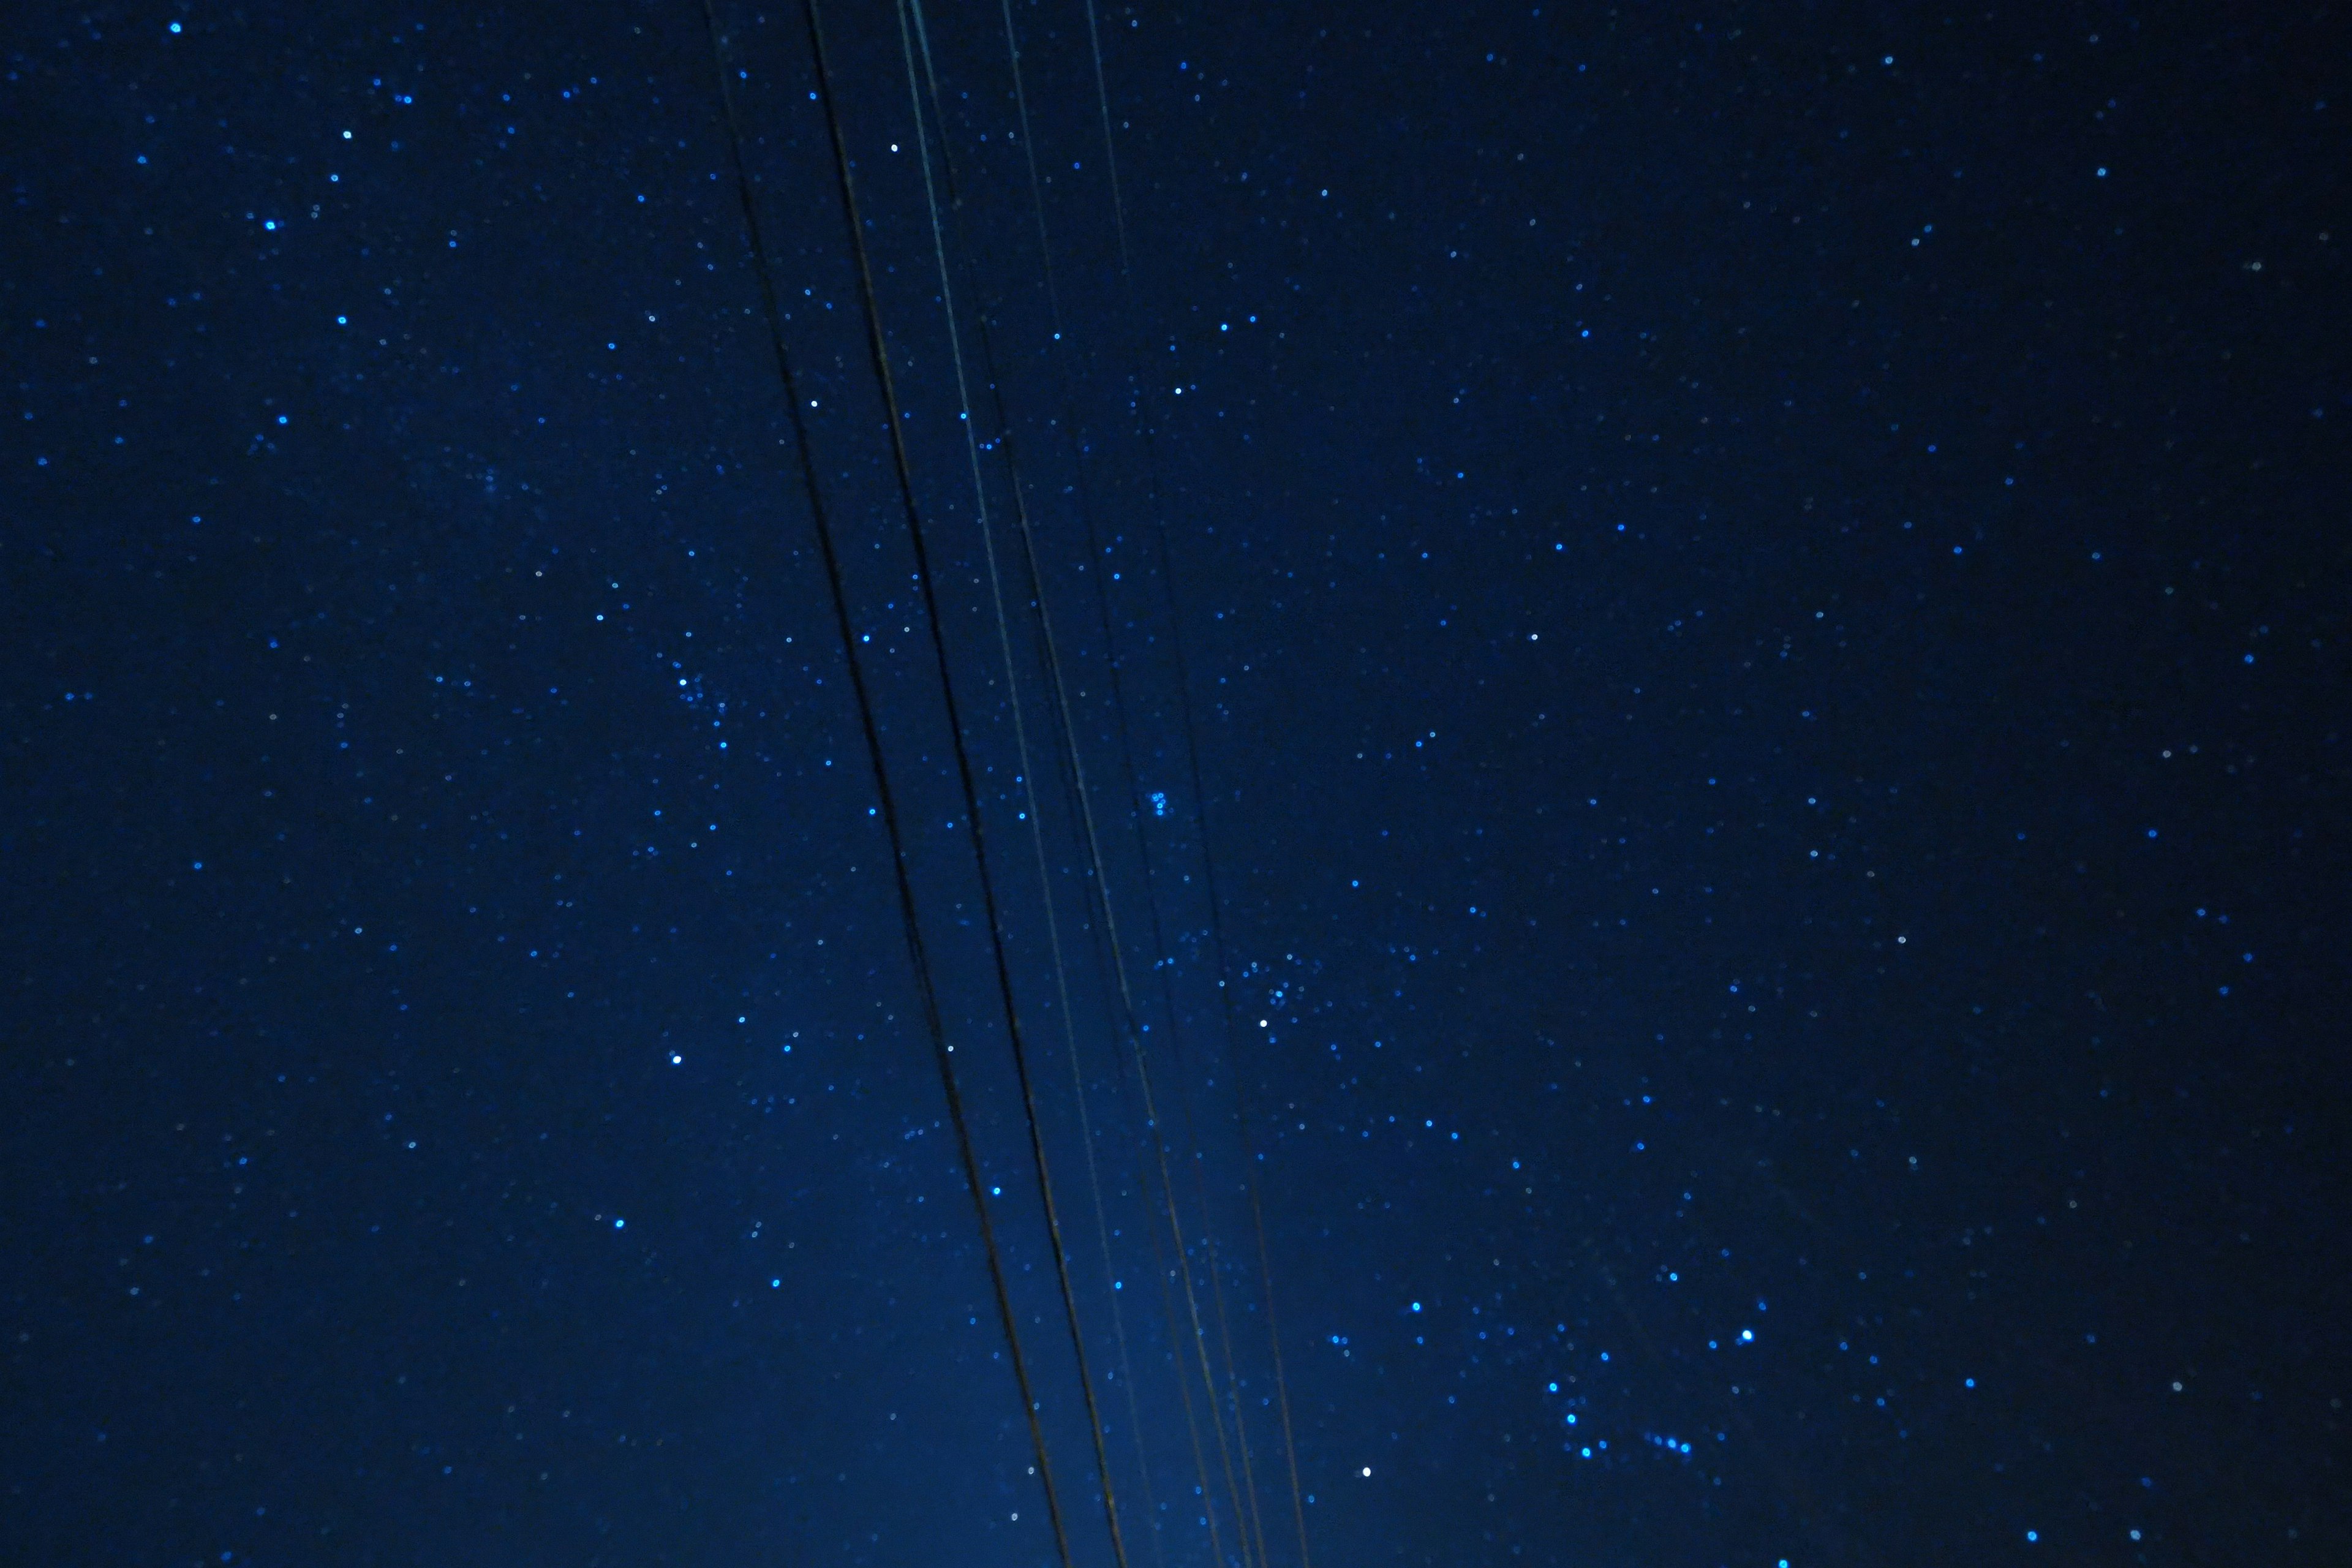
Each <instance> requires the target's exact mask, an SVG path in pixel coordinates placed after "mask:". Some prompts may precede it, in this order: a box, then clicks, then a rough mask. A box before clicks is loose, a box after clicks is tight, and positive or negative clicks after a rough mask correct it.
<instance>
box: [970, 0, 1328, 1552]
mask: <svg viewBox="0 0 2352 1568" xmlns="http://www.w3.org/2000/svg"><path fill="white" fill-rule="evenodd" d="M1002 9H1003V17H1004V38H1005V51H1006V54H1007V57H1008V58H1009V60H1010V62H1011V66H1012V71H1013V100H1014V103H1015V106H1016V108H1017V110H1018V111H1019V116H1020V122H1021V139H1022V148H1023V153H1024V157H1025V159H1026V162H1027V164H1028V171H1029V191H1030V207H1031V211H1032V213H1033V214H1034V218H1035V222H1036V228H1037V244H1038V250H1039V254H1040V256H1041V258H1042V259H1043V263H1044V268H1045V290H1046V299H1047V303H1048V306H1049V308H1050V310H1051V312H1052V321H1053V327H1054V342H1055V344H1056V345H1059V344H1061V343H1062V342H1064V341H1065V339H1064V331H1063V324H1062V310H1061V294H1060V289H1059V288H1058V286H1057V285H1056V283H1055V269H1054V250H1053V244H1052V241H1051V240H1050V238H1049V237H1048V236H1047V232H1046V223H1045V196H1044V191H1043V185H1042V182H1041V180H1040V178H1039V174H1038V168H1037V148H1036V139H1035V136H1034V134H1033V132H1032V131H1031V127H1030V121H1029V98H1028V91H1027V88H1026V85H1025V83H1024V80H1023V78H1022V71H1021V47H1020V39H1019V34H1018V32H1017V31H1016V29H1015V27H1014V26H1013V12H1012V7H1011V4H1010V0H1004V3H1003V6H1002ZM1087 37H1088V39H1089V41H1090V43H1091V44H1092V47H1093V51H1094V68H1095V88H1096V98H1097V105H1098V107H1099V109H1100V111H1101V116H1102V127H1103V136H1104V144H1105V148H1106V151H1107V152H1110V156H1109V159H1108V169H1109V175H1110V186H1111V204H1112V208H1113V211H1114V213H1115V215H1116V216H1117V220H1118V233H1119V263H1120V269H1121V277H1122V279H1125V278H1126V276H1127V273H1126V267H1127V226H1126V225H1127V219H1126V207H1125V204H1124V202H1123V200H1122V199H1121V197H1120V195H1119V185H1118V157H1117V154H1116V152H1115V151H1112V150H1111V142H1110V135H1111V131H1110V100H1109V98H1108V92H1107V90H1106V89H1105V87H1104V79H1103V68H1102V50H1101V43H1100V38H1099V35H1098V32H1097V27H1096V22H1095V14H1094V9H1093V5H1092V0H1088V4H1087ZM935 92H936V89H935ZM1132 302H1133V291H1132V289H1131V287H1130V289H1129V303H1130V305H1132ZM986 330H987V321H986V317H985V315H983V316H982V332H983V339H982V341H983V344H985V342H986V338H985V335H984V334H985V333H986ZM1052 357H1053V359H1054V365H1055V374H1056V379H1057V381H1058V382H1059V384H1060V386H1061V394H1062V403H1063V426H1064V428H1065V430H1066V432H1068V434H1069V436H1070V438H1071V440H1072V442H1073V444H1074V446H1075V447H1076V462H1077V468H1078V486H1079V490H1080V496H1079V507H1078V510H1079V512H1080V515H1081V520H1082V521H1083V522H1084V524H1085V528H1086V535H1087V557H1088V561H1089V563H1090V569H1093V570H1095V579H1094V588H1095V593H1094V597H1095V601H1096V611H1097V617H1098V619H1099V621H1100V623H1101V629H1102V635H1103V639H1104V645H1105V648H1106V650H1107V653H1108V670H1109V679H1110V683H1111V707H1112V710H1113V712H1114V714H1115V715H1116V717H1117V721H1118V742H1119V758H1120V762H1121V764H1122V767H1123V768H1124V771H1125V774H1126V778H1127V792H1128V805H1129V821H1130V822H1132V823H1134V824H1135V830H1136V840H1137V844H1138V847H1139V850H1140V852H1141V854H1142V857H1143V868H1144V881H1145V886H1146V889H1147V895H1146V900H1145V901H1146V907H1147V910H1148V912H1149V914H1150V932H1151V947H1152V954H1153V960H1154V962H1153V964H1152V968H1153V970H1154V971H1155V973H1158V974H1159V976H1160V994H1161V1003H1162V1005H1163V1007H1164V1008H1165V1010H1166V1013H1167V1016H1168V1020H1169V1025H1170V1027H1171V1032H1173V1033H1171V1038H1175V1037H1177V1034H1178V1033H1181V1031H1180V1028H1179V1023H1178V1018H1179V1014H1178V1010H1177V1005H1176V998H1175V993H1174V990H1173V982H1172V968H1173V966H1172V965H1171V963H1169V960H1168V943H1167V939H1166V935H1165V932H1164V931H1163V930H1162V928H1161V925H1160V907H1159V901H1158V900H1157V899H1156V897H1152V896H1151V895H1150V893H1149V891H1148V889H1150V887H1151V885H1152V884H1153V882H1154V880H1155V879H1156V874H1155V871H1154V868H1153V856H1152V852H1151V842H1150V835H1149V833H1148V832H1146V830H1145V828H1144V826H1143V799H1142V794H1141V785H1140V784H1139V781H1138V774H1137V772H1136V767H1135V751H1134V743H1133V739H1132V734H1131V731H1130V730H1129V725H1128V721H1127V705H1126V700H1125V695H1124V692H1123V690H1122V682H1121V679H1120V668H1121V661H1120V658H1119V657H1118V637H1117V636H1116V634H1115V632H1114V631H1113V629H1112V624H1111V616H1110V605H1109V600H1108V596H1107V592H1106V589H1105V585H1104V582H1103V578H1102V574H1101V573H1100V571H1099V566H1100V557H1101V547H1100V542H1099V538H1098V536H1097V533H1096V531H1095V525H1094V514H1093V510H1092V508H1091V507H1090V506H1088V505H1087V503H1086V498H1085V494H1084V490H1085V475H1086V466H1087V465H1086V446H1085V443H1084V441H1083V440H1080V439H1079V438H1078V437H1077V433H1076V432H1077V422H1076V418H1075V417H1074V416H1072V415H1071V413H1070V396H1069V386H1068V373H1067V369H1066V365H1065V364H1064V363H1063V362H1062V360H1061V358H1060V356H1059V355H1058V354H1056V355H1054V356H1052ZM990 380H991V384H995V375H994V371H993V368H991V372H990ZM998 424H999V427H1000V429H1001V430H1003V431H1004V432H1006V436H1005V439H1006V440H1007V442H1008V446H1007V457H1008V460H1009V459H1010V456H1011V448H1010V446H1009V441H1010V435H1009V432H1010V428H1011V426H1010V424H1009V422H1008V421H1007V420H1005V418H1004V417H1003V408H1002V397H1001V395H1000V397H999V410H998ZM1013 483H1014V493H1015V496H1016V498H1018V496H1019V493H1020V490H1019V477H1018V474H1017V473H1016V474H1015V475H1014V479H1013ZM1154 498H1155V500H1156V499H1157V489H1156V487H1155V490H1154ZM1023 522H1024V544H1025V545H1026V546H1027V548H1028V551H1029V557H1030V559H1029V567H1030V578H1031V584H1032V587H1031V592H1032V594H1033V595H1034V597H1033V601H1032V602H1033V604H1034V605H1035V608H1036V614H1037V616H1038V620H1039V625H1040V629H1041V634H1042V636H1043V638H1044V642H1045V657H1046V664H1047V668H1048V669H1049V671H1050V672H1051V674H1052V677H1053V680H1054V686H1055V693H1056V696H1057V698H1058V699H1059V703H1058V707H1059V712H1060V715H1061V719H1062V727H1061V728H1062V736H1063V740H1064V744H1065V747H1066V751H1067V753H1068V757H1069V760H1070V765H1071V767H1072V769H1073V771H1074V773H1075V774H1076V780H1077V782H1076V785H1075V793H1076V795H1077V796H1078V799H1079V803H1080V806H1081V810H1082V813H1083V815H1084V816H1085V822H1086V836H1087V850H1088V855H1089V858H1090V860H1091V862H1092V871H1093V877H1094V884H1095V889H1096V895H1097V898H1099V899H1100V900H1101V902H1102V909H1103V918H1104V924H1105V928H1106V930H1107V931H1109V932H1110V942H1111V947H1112V954H1113V960H1114V963H1115V964H1116V965H1117V968H1118V986H1119V990H1120V993H1121V996H1122V999H1123V1001H1124V1003H1125V1005H1126V1008H1127V1011H1128V1015H1129V1030H1130V1037H1131V1038H1132V1039H1133V1040H1134V1041H1135V1043H1136V1049H1137V1054H1138V1061H1139V1063H1140V1062H1141V1060H1142V1054H1141V1037H1140V1033H1139V1031H1136V1030H1135V1027H1134V1011H1135V1009H1134V1000H1133V997H1132V995H1131V994H1129V991H1128V981H1127V971H1126V965H1125V962H1124V959H1123V958H1122V957H1121V956H1120V948H1119V942H1118V935H1117V929H1118V928H1117V923H1116V916H1115V915H1114V914H1113V912H1112V910H1111V909H1110V903H1109V889H1108V881H1107V880H1106V879H1105V876H1104V870H1103V859H1102V852H1101V847H1100V844H1099V842H1098V839H1097V834H1096V828H1095V824H1094V818H1093V809H1092V805H1091V798H1092V797H1091V793H1090V792H1089V791H1087V788H1086V784H1085V773H1084V763H1082V762H1080V761H1079V760H1078V754H1077V742H1076V732H1075V728H1074V726H1073V724H1072V722H1071V720H1070V715H1069V703H1068V698H1067V695H1066V690H1065V688H1064V685H1063V679H1062V674H1061V665H1060V658H1059V655H1058V653H1057V652H1056V651H1055V645H1054V639H1053V634H1052V629H1051V624H1050V619H1049V617H1048V616H1047V614H1046V611H1045V599H1044V593H1043V588H1042V584H1041V581H1040V574H1039V573H1038V570H1037V565H1036V559H1035V546H1034V540H1033V539H1031V537H1030V536H1029V534H1028V531H1027V526H1026V523H1027V520H1026V514H1025V512H1024V514H1023ZM1161 543H1162V547H1163V553H1164V546H1165V539H1164V530H1163V538H1162V540H1161ZM1196 772H1197V770H1196ZM1228 1033H1230V1028H1229V1029H1228ZM1143 1089H1144V1094H1145V1098H1146V1103H1147V1105H1149V1104H1150V1074H1149V1069H1148V1068H1146V1069H1145V1071H1144V1074H1143ZM1179 1100H1180V1109H1181V1110H1182V1113H1183V1119H1184V1128H1185V1132H1186V1136H1187V1137H1188V1139H1190V1140H1191V1141H1192V1145H1193V1148H1194V1151H1195V1158H1194V1160H1193V1173H1194V1176H1195V1180H1196V1185H1198V1186H1199V1188H1200V1200H1201V1207H1202V1226H1203V1228H1202V1245H1203V1246H1204V1247H1205V1248H1206V1249H1207V1254H1208V1268H1209V1276H1210V1281H1209V1282H1210V1290H1211V1294H1212V1296H1213V1304H1214V1308H1215V1311H1216V1316H1217V1323H1218V1337H1219V1340H1220V1342H1221V1344H1222V1345H1223V1350H1224V1357H1225V1382H1226V1400H1225V1402H1224V1404H1225V1405H1227V1406H1229V1407H1230V1409H1231V1411H1232V1415H1233V1419H1234V1439H1235V1443H1236V1445H1237V1446H1238V1447H1239V1448H1240V1451H1241V1460H1242V1482H1241V1485H1240V1487H1238V1488H1236V1487H1235V1486H1234V1481H1233V1476H1232V1465H1233V1459H1232V1456H1231V1454H1230V1453H1229V1452H1228V1451H1227V1450H1226V1447H1225V1440H1224V1424H1223V1415H1221V1414H1220V1408H1221V1405H1220V1401H1219V1400H1218V1399H1217V1398H1216V1389H1215V1381H1214V1378H1213V1374H1212V1373H1211V1371H1210V1366H1209V1353H1208V1346H1207V1342H1206V1339H1205V1336H1204V1335H1203V1334H1202V1331H1201V1324H1200V1305H1199V1301H1198V1300H1197V1299H1196V1298H1195V1296H1194V1294H1193V1290H1192V1276H1191V1268H1190V1265H1189V1263H1186V1264H1184V1267H1183V1278H1184V1287H1185V1300H1186V1305H1187V1307H1188V1309H1189V1310H1190V1311H1191V1314H1192V1324H1193V1336H1194V1348H1195V1352H1196V1354H1197V1356H1198V1359H1199V1361H1200V1364H1201V1372H1202V1379H1203V1381H1204V1383H1205V1384H1207V1386H1208V1390H1209V1394H1210V1402H1209V1413H1210V1419H1211V1421H1212V1422H1213V1423H1214V1425H1215V1428H1216V1433H1217V1448H1218V1453H1219V1456H1220V1458H1221V1459H1222V1461H1223V1465H1224V1468H1225V1470H1226V1486H1227V1489H1228V1491H1229V1492H1230V1493H1232V1494H1233V1497H1234V1528H1235V1529H1236V1530H1237V1531H1240V1532H1241V1543H1242V1550H1243V1557H1244V1562H1246V1561H1247V1559H1248V1555H1249V1547H1250V1542H1251V1538H1252V1535H1253V1534H1255V1544H1256V1548H1257V1557H1258V1561H1259V1562H1260V1563H1265V1562H1266V1561H1267V1558H1266V1552H1265V1529H1264V1526H1263V1524H1262V1523H1261V1522H1260V1521H1259V1519H1258V1509H1257V1483H1256V1479H1255V1475H1254V1474H1253V1468H1254V1467H1253V1463H1252V1458H1251V1453H1250V1446H1249V1432H1248V1427H1247V1426H1246V1424H1245V1423H1244V1417H1243V1414H1242V1403H1241V1393H1240V1378H1239V1373H1238V1371H1237V1369H1236V1365H1235V1363H1234V1353H1233V1336H1232V1332H1231V1330H1230V1327H1229V1324H1228V1317H1227V1313H1226V1310H1225V1300H1224V1284H1223V1267H1222V1265H1221V1264H1220V1262H1219V1261H1218V1256H1217V1251H1218V1249H1217V1246H1216V1240H1215V1236H1214V1233H1213V1229H1211V1228H1210V1227H1209V1224H1208V1222H1209V1219H1210V1215H1211V1211H1210V1207H1209V1202H1208V1194H1207V1190H1206V1187H1205V1184H1204V1183H1205V1177H1204V1175H1203V1173H1202V1167H1201V1163H1200V1161H1199V1158H1198V1151H1199V1139H1198V1136H1197V1134H1196V1133H1195V1132H1194V1131H1193V1127H1192V1102H1191V1097H1190V1095H1189V1094H1183V1093H1180V1095H1179ZM1153 1125H1154V1129H1155V1135H1156V1134H1157V1130H1158V1123H1157V1121H1155V1122H1154V1124H1153ZM1165 1174H1166V1171H1165V1159H1164V1153H1163V1159H1162V1175H1163V1177H1164V1176H1165ZM1162 1192H1163V1195H1164V1197H1165V1199H1166V1202H1167V1204H1168V1205H1169V1210H1168V1212H1169V1218H1170V1223H1171V1226H1174V1225H1175V1223H1176V1221H1175V1205H1176V1193H1175V1188H1174V1186H1173V1185H1172V1184H1166V1183H1164V1182H1163V1187H1162ZM1253 1195H1254V1194H1253ZM1262 1239H1263V1238H1261V1240H1262ZM1178 1246H1179V1257H1180V1261H1181V1259H1182V1258H1183V1256H1184V1254H1183V1250H1182V1245H1181V1232H1179V1241H1178ZM1259 1250H1260V1253H1261V1255H1263V1253H1264V1250H1265V1248H1264V1247H1263V1246H1262V1245H1261V1247H1260V1248H1259ZM1278 1355H1279V1352H1277V1365H1278V1364H1279V1362H1278ZM1131 1392H1132V1389H1131V1385H1130V1393H1131ZM1189 1404H1190V1396H1189V1395H1188V1396H1187V1405H1188V1406H1189ZM1292 1468H1293V1471H1294V1473H1295V1471H1296V1468H1297V1467H1296V1465H1295V1463H1294V1465H1293V1467H1292ZM1206 1480H1207V1478H1206V1476H1205V1475H1204V1476H1203V1477H1202V1483H1203V1488H1202V1489H1203V1496H1204V1498H1205V1495H1206ZM1244 1498H1246V1499H1247V1508H1246V1511H1244V1504H1243V1499H1244ZM1213 1512H1214V1510H1211V1514H1212V1517H1213ZM1301 1522H1302V1525H1303V1523H1304V1521H1303V1519H1302V1521H1301ZM1211 1530H1212V1532H1214V1525H1213V1524H1212V1526H1211Z"/></svg>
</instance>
